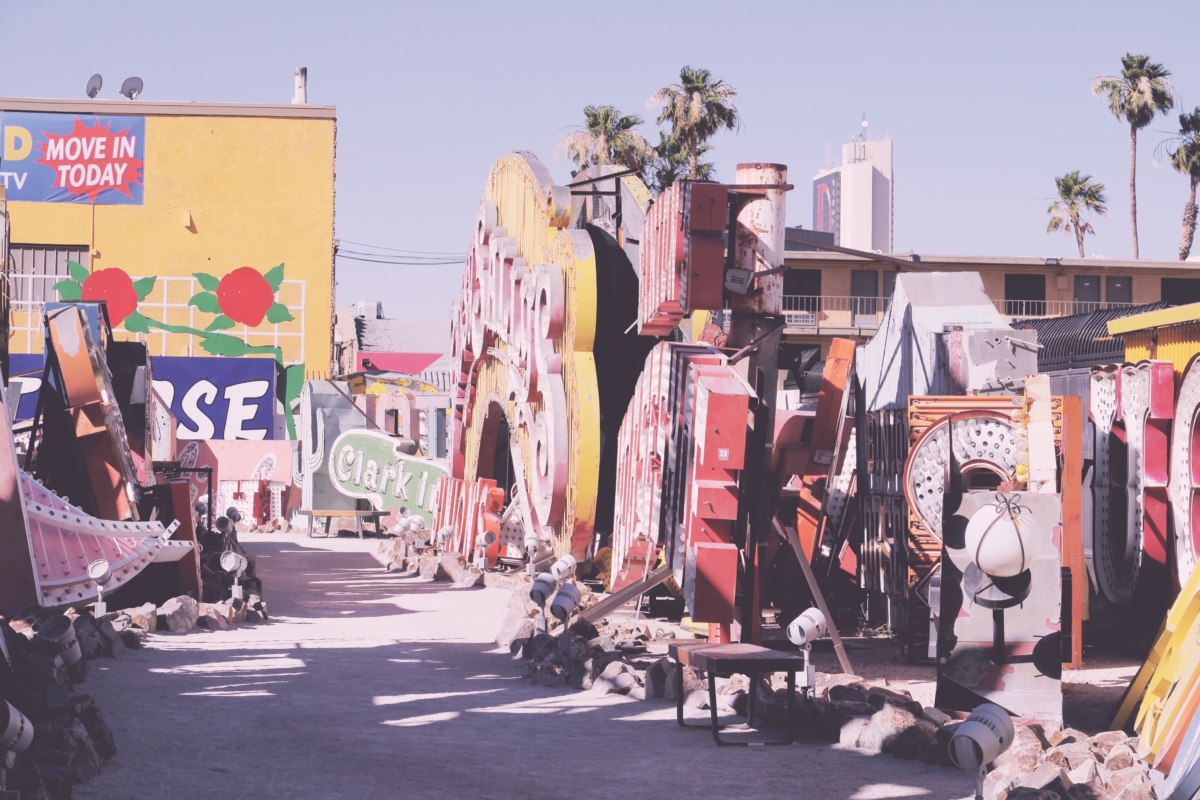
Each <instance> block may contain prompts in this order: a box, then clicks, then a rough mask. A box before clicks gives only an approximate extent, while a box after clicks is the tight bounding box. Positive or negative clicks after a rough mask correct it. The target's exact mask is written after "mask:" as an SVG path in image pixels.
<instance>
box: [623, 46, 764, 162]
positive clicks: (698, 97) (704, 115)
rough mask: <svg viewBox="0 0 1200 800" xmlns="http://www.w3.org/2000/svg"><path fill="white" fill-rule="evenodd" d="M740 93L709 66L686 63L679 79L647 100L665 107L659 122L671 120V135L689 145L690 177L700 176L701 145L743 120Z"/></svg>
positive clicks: (736, 125)
mask: <svg viewBox="0 0 1200 800" xmlns="http://www.w3.org/2000/svg"><path fill="white" fill-rule="evenodd" d="M737 96H738V93H737V90H736V89H734V88H733V87H732V86H730V85H729V84H727V83H725V81H722V80H714V79H713V75H712V73H711V72H710V71H709V70H706V69H699V68H697V67H684V68H683V69H681V70H679V83H673V84H671V85H670V86H664V87H663V88H662V89H659V90H658V91H657V92H655V93H654V94H652V95H651V96H650V100H649V101H647V103H646V105H648V106H650V107H652V108H656V107H658V106H662V107H663V110H662V113H660V114H659V115H658V124H659V125H661V124H663V123H664V122H669V123H671V134H670V135H671V137H672V138H675V139H678V140H679V141H680V142H682V143H683V144H684V146H686V148H687V152H688V165H689V170H688V176H689V177H691V178H693V179H695V178H697V177H699V158H700V146H701V145H703V144H704V143H705V142H706V141H708V140H709V139H711V138H712V137H713V136H714V135H715V134H716V133H717V131H719V130H721V129H722V128H728V129H729V130H734V129H736V128H737V127H738V125H739V124H740V123H741V120H740V119H739V118H738V110H737V106H736V105H734V100H735V99H737Z"/></svg>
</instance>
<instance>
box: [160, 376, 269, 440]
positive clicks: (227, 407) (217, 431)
mask: <svg viewBox="0 0 1200 800" xmlns="http://www.w3.org/2000/svg"><path fill="white" fill-rule="evenodd" d="M151 367H152V369H153V370H154V388H155V389H157V390H158V393H159V394H160V395H161V396H162V398H163V400H164V401H166V402H167V404H168V405H170V406H171V413H172V414H174V415H175V418H176V419H177V420H178V421H179V427H178V428H177V429H176V435H177V436H178V438H179V439H180V440H181V441H182V440H185V439H273V438H275V436H274V429H275V426H274V413H275V359H273V358H184V357H172V356H154V358H153V359H152V360H151Z"/></svg>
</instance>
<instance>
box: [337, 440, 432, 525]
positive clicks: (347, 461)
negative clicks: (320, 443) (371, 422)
mask: <svg viewBox="0 0 1200 800" xmlns="http://www.w3.org/2000/svg"><path fill="white" fill-rule="evenodd" d="M447 474H449V473H448V472H447V471H446V469H445V468H444V467H442V466H440V465H438V464H436V463H434V462H432V461H426V460H425V459H422V458H417V457H416V456H410V455H408V454H406V453H402V452H400V445H399V443H398V442H397V441H396V440H395V439H393V438H392V437H390V436H388V435H387V434H384V433H380V432H379V431H372V430H353V431H346V432H345V433H343V434H342V435H341V436H339V437H338V438H337V439H336V440H335V441H334V443H333V447H331V448H330V449H329V477H330V478H332V479H333V485H334V487H335V488H336V489H337V490H338V491H339V492H341V493H342V494H344V495H346V496H347V497H354V498H362V499H365V500H370V501H371V505H372V506H373V507H374V508H375V509H376V510H377V511H395V510H397V509H402V508H406V509H408V513H409V514H410V515H411V514H417V515H419V516H421V517H422V518H423V519H424V520H425V524H426V525H427V526H431V525H433V510H434V508H433V506H434V502H435V498H436V497H437V483H438V478H440V477H442V476H443V475H447Z"/></svg>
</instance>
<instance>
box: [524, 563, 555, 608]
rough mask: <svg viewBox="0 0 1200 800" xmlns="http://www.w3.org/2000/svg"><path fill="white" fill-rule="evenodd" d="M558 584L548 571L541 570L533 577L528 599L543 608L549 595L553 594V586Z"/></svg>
mask: <svg viewBox="0 0 1200 800" xmlns="http://www.w3.org/2000/svg"><path fill="white" fill-rule="evenodd" d="M557 586H558V581H556V580H555V579H554V576H553V575H551V574H550V573H549V572H543V573H542V574H541V575H538V576H537V577H536V578H534V579H533V586H531V587H529V599H530V600H532V601H533V602H534V604H536V605H537V607H538V608H545V606H546V600H547V599H548V598H549V597H550V595H552V594H554V590H555V588H557Z"/></svg>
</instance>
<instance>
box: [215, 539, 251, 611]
mask: <svg viewBox="0 0 1200 800" xmlns="http://www.w3.org/2000/svg"><path fill="white" fill-rule="evenodd" d="M249 566H250V562H249V560H247V559H246V557H245V556H244V555H242V554H241V553H235V552H234V551H233V550H226V551H225V552H224V553H221V569H223V570H225V571H226V572H231V573H233V589H232V592H233V595H232V596H233V599H235V600H242V599H244V598H243V597H242V586H241V584H240V583H239V582H238V581H239V579H240V578H241V577H242V573H243V572H245V571H246V568H247V567H249Z"/></svg>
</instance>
